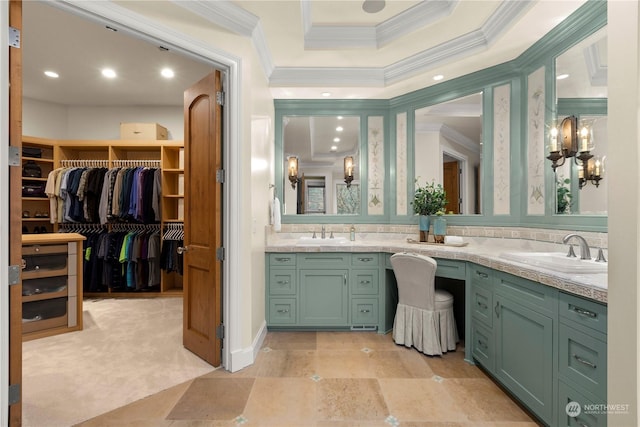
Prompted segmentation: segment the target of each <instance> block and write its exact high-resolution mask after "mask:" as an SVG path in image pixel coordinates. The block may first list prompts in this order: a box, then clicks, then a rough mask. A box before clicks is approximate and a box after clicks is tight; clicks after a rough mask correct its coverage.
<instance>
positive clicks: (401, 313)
mask: <svg viewBox="0 0 640 427" xmlns="http://www.w3.org/2000/svg"><path fill="white" fill-rule="evenodd" d="M393 341H394V342H395V343H396V344H400V345H404V346H406V347H412V346H413V347H415V348H416V349H417V350H418V351H420V352H422V353H424V354H427V355H430V356H435V355H441V354H442V353H446V352H447V351H451V350H455V349H456V343H457V342H458V330H457V328H456V320H455V317H454V315H453V299H452V304H451V305H450V307H448V308H446V309H442V310H438V311H430V310H425V309H421V308H417V307H412V306H408V305H405V304H398V307H397V309H396V316H395V319H394V322H393Z"/></svg>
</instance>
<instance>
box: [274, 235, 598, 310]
mask: <svg viewBox="0 0 640 427" xmlns="http://www.w3.org/2000/svg"><path fill="white" fill-rule="evenodd" d="M325 240H326V242H322V243H321V244H314V245H299V244H298V239H297V238H286V237H284V238H275V239H270V241H269V243H268V244H267V246H266V249H265V252H383V253H396V252H415V253H420V254H424V255H428V256H431V257H434V258H444V259H451V260H460V261H470V262H473V263H475V264H479V265H483V266H486V267H489V268H492V269H494V270H499V271H504V272H506V273H510V274H513V275H515V276H519V277H523V278H526V279H529V280H533V281H535V282H539V283H542V284H544V285H547V286H551V287H554V288H557V289H560V290H562V291H565V292H568V293H572V294H575V295H580V296H583V297H586V298H590V299H593V300H595V301H599V302H602V303H605V304H606V303H607V274H605V273H597V274H567V273H560V272H557V271H553V270H549V269H545V268H542V267H538V266H533V265H529V264H524V263H520V262H517V261H512V260H509V259H505V258H502V257H501V256H500V254H502V253H504V252H514V251H519V252H522V251H530V252H536V251H541V250H542V251H549V250H554V251H558V252H560V251H564V250H565V249H566V248H562V247H559V246H558V245H555V246H553V245H551V244H547V245H545V246H544V247H542V246H540V245H539V244H537V242H532V241H526V240H520V239H492V238H465V239H464V242H465V243H467V245H466V246H445V245H436V244H424V243H417V242H415V243H413V242H408V241H407V239H406V238H398V237H396V238H385V239H380V238H377V239H376V238H366V239H357V240H356V241H354V242H351V241H347V242H345V243H336V242H335V241H334V242H332V241H331V239H328V238H327V239H325Z"/></svg>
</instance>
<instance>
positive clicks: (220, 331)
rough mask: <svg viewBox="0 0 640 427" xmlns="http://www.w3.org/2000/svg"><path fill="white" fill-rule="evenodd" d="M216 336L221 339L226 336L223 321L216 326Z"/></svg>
mask: <svg viewBox="0 0 640 427" xmlns="http://www.w3.org/2000/svg"><path fill="white" fill-rule="evenodd" d="M216 338H217V339H219V340H221V339H223V338H224V325H223V324H222V323H221V324H219V325H218V326H217V327H216Z"/></svg>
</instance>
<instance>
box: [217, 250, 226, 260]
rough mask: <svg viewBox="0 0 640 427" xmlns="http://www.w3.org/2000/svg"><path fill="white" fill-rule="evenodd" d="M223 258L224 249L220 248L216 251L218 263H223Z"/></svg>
mask: <svg viewBox="0 0 640 427" xmlns="http://www.w3.org/2000/svg"><path fill="white" fill-rule="evenodd" d="M224 256H225V253H224V247H220V248H218V249H216V259H217V260H218V261H224Z"/></svg>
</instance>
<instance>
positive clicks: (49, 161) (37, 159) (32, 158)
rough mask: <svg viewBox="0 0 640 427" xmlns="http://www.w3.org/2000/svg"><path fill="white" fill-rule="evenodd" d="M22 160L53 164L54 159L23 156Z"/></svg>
mask: <svg viewBox="0 0 640 427" xmlns="http://www.w3.org/2000/svg"><path fill="white" fill-rule="evenodd" d="M22 160H33V161H34V162H36V163H53V159H45V158H42V157H26V156H23V157H22Z"/></svg>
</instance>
